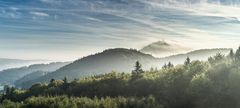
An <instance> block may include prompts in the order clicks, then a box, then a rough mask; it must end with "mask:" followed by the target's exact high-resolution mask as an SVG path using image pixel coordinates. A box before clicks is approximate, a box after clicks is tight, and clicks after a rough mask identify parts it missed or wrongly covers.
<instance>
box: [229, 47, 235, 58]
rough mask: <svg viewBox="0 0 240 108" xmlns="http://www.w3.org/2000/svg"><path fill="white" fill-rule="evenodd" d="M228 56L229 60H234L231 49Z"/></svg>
mask: <svg viewBox="0 0 240 108" xmlns="http://www.w3.org/2000/svg"><path fill="white" fill-rule="evenodd" d="M228 56H229V57H230V59H231V60H233V59H234V56H235V54H234V52H233V49H231V50H230V53H229V55H228Z"/></svg>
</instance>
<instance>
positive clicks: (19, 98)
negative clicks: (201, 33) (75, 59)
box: [1, 52, 240, 108]
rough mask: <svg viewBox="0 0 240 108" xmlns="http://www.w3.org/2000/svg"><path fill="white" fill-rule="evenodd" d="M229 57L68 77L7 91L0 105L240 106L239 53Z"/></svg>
mask: <svg viewBox="0 0 240 108" xmlns="http://www.w3.org/2000/svg"><path fill="white" fill-rule="evenodd" d="M230 55H231V56H233V57H231V56H230V57H229V56H224V55H222V54H220V53H218V54H216V55H215V56H213V57H210V58H209V59H208V61H205V62H203V61H191V60H190V58H187V59H186V61H185V62H184V64H183V65H176V66H173V65H172V63H171V62H169V63H168V64H166V65H165V66H166V67H165V66H164V68H163V69H161V70H157V69H156V70H154V69H151V70H150V71H142V68H141V64H140V63H139V62H136V66H135V69H134V71H133V73H132V74H127V73H117V72H112V73H108V74H104V75H99V76H92V77H87V78H83V79H80V80H77V79H76V80H74V81H72V82H68V81H67V78H66V77H65V78H64V79H63V80H55V79H52V80H51V81H50V83H49V84H48V85H46V84H35V85H33V86H32V87H31V88H30V89H28V90H17V89H14V88H8V89H7V91H6V94H5V95H4V96H3V99H5V100H4V101H3V102H2V106H1V107H3V108H5V107H9V108H11V107H15V106H19V107H21V108H25V107H27V108H29V107H36V108H43V107H44V108H65V107H71V108H239V107H240V104H239V103H240V92H239V91H240V85H239V82H240V69H239V60H238V59H235V60H232V58H237V56H238V54H237V52H236V54H234V53H233V55H232V54H231V53H230ZM32 96H35V97H32ZM9 100H11V101H14V102H11V101H9ZM19 102H22V103H19Z"/></svg>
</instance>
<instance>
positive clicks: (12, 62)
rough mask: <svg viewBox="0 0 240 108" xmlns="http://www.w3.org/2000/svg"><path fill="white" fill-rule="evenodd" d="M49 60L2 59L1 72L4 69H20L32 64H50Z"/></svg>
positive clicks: (0, 59) (0, 62)
mask: <svg viewBox="0 0 240 108" xmlns="http://www.w3.org/2000/svg"><path fill="white" fill-rule="evenodd" d="M49 62H50V61H48V60H22V59H8V58H0V71H1V70H4V69H10V68H18V67H23V66H29V65H32V64H40V63H49Z"/></svg>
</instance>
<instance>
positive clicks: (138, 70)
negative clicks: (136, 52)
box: [132, 61, 143, 80]
mask: <svg viewBox="0 0 240 108" xmlns="http://www.w3.org/2000/svg"><path fill="white" fill-rule="evenodd" d="M141 73H143V70H142V65H141V64H140V62H139V61H137V62H136V63H135V69H134V70H133V71H132V79H134V80H135V79H138V78H139V77H141Z"/></svg>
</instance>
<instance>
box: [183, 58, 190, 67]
mask: <svg viewBox="0 0 240 108" xmlns="http://www.w3.org/2000/svg"><path fill="white" fill-rule="evenodd" d="M190 63H191V60H190V58H189V57H187V59H186V60H185V62H184V65H186V66H188V65H189V64H190Z"/></svg>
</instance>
